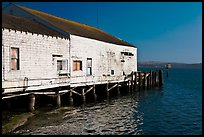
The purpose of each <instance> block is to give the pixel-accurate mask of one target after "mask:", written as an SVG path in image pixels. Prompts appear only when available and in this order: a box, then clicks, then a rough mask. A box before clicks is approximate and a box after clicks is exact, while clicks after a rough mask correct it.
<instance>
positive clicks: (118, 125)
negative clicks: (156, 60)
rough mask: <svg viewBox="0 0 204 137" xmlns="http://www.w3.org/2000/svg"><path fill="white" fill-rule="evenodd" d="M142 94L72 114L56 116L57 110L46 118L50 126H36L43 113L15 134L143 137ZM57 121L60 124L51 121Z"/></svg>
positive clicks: (60, 113) (96, 105) (81, 109)
mask: <svg viewBox="0 0 204 137" xmlns="http://www.w3.org/2000/svg"><path fill="white" fill-rule="evenodd" d="M139 94H140V93H139V92H138V93H133V94H132V95H131V94H129V95H126V96H120V97H116V98H112V99H110V100H105V102H102V103H97V104H95V105H94V106H85V107H84V106H82V107H78V108H74V109H73V110H71V111H65V112H57V113H58V114H57V115H56V113H54V111H55V112H56V110H53V113H49V115H47V116H46V117H47V118H48V119H49V122H48V123H47V124H43V125H39V123H38V125H36V126H35V125H33V124H34V123H33V122H34V121H35V120H36V119H38V120H39V119H40V117H42V115H43V114H41V116H40V115H39V116H38V117H35V118H33V119H31V120H29V123H28V124H27V125H25V126H24V127H21V128H20V129H19V130H17V131H15V132H14V134H15V133H16V134H32V135H34V134H51V135H54V134H74V135H80V134H83V135H87V134H88V135H89V134H90V135H97V134H100V135H104V134H105V135H110V134H111V135H114V134H116V135H119V134H123V135H124V134H142V130H141V129H139V126H140V125H142V124H143V114H142V113H140V112H139V111H138V110H137V106H138V101H139ZM44 115H45V114H44ZM135 117H136V118H135ZM56 119H57V123H56V122H51V121H52V120H55V121H56ZM41 120H43V119H41ZM41 120H39V121H41ZM44 120H47V119H44ZM41 123H43V122H42V121H41ZM44 123H45V122H44ZM31 125H32V126H31Z"/></svg>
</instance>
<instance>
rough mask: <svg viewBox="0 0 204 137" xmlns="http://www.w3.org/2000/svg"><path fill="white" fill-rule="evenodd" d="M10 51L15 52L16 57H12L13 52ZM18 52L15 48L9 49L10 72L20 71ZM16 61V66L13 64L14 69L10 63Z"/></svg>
mask: <svg viewBox="0 0 204 137" xmlns="http://www.w3.org/2000/svg"><path fill="white" fill-rule="evenodd" d="M12 50H16V53H15V54H16V57H12V53H13V51H12ZM19 51H20V50H19V48H16V47H11V49H10V70H12V71H13V70H20V59H19V54H20V52H19ZM13 60H14V61H16V64H15V66H16V69H14V68H13V67H12V66H13V65H12V61H13Z"/></svg>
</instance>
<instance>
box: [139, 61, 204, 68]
mask: <svg viewBox="0 0 204 137" xmlns="http://www.w3.org/2000/svg"><path fill="white" fill-rule="evenodd" d="M168 63H170V64H171V68H202V63H194V64H187V63H175V62H159V61H146V62H138V67H146V68H165V65H167V64H168Z"/></svg>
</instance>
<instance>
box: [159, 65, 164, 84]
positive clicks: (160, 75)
mask: <svg viewBox="0 0 204 137" xmlns="http://www.w3.org/2000/svg"><path fill="white" fill-rule="evenodd" d="M162 85H163V71H162V70H161V69H160V70H159V86H162Z"/></svg>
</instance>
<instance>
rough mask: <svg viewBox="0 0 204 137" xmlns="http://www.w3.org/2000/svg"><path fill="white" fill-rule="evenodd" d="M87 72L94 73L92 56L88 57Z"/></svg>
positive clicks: (88, 73)
mask: <svg viewBox="0 0 204 137" xmlns="http://www.w3.org/2000/svg"><path fill="white" fill-rule="evenodd" d="M86 74H87V75H92V58H87V64H86Z"/></svg>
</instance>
